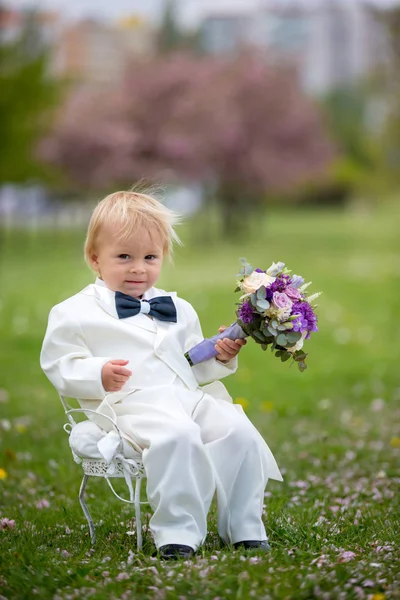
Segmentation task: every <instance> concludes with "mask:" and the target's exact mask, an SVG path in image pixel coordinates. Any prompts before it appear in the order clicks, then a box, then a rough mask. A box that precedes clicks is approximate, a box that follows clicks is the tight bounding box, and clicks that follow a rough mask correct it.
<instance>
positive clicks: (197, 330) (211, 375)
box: [185, 303, 238, 385]
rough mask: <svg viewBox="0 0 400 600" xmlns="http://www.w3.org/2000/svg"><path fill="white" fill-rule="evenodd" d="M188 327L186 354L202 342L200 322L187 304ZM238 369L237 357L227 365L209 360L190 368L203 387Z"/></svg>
mask: <svg viewBox="0 0 400 600" xmlns="http://www.w3.org/2000/svg"><path fill="white" fill-rule="evenodd" d="M187 305H188V307H189V311H188V327H187V336H186V343H185V352H188V350H190V349H191V348H193V346H195V345H196V344H198V343H199V342H201V341H203V340H204V335H203V333H202V330H201V325H200V320H199V317H198V316H197V313H196V311H195V310H194V308H193V307H192V306H191V305H190V304H188V303H187ZM237 368H238V359H237V356H235V358H233V359H232V360H230V361H229V362H227V363H222V362H220V361H219V360H217V359H216V358H210V359H208V360H205V361H204V362H202V363H199V364H198V365H194V366H193V367H192V371H193V374H194V376H195V377H196V379H197V381H198V383H199V384H200V385H203V384H205V383H210V382H211V381H215V380H216V379H223V378H224V377H227V376H228V375H232V373H235V371H236V370H237Z"/></svg>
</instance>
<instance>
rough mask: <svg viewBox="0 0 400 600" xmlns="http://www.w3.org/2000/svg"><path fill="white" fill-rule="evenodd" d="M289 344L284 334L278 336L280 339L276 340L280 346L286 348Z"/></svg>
mask: <svg viewBox="0 0 400 600" xmlns="http://www.w3.org/2000/svg"><path fill="white" fill-rule="evenodd" d="M287 342H288V340H287V337H286V335H285V334H284V333H280V334H279V335H278V337H277V338H276V343H277V344H279V346H285V345H286V344H287Z"/></svg>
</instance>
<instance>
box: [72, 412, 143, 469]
mask: <svg viewBox="0 0 400 600" xmlns="http://www.w3.org/2000/svg"><path fill="white" fill-rule="evenodd" d="M120 442H121V440H120V437H119V435H118V433H117V432H116V431H114V430H112V431H109V432H108V433H107V432H105V431H103V430H102V429H100V427H99V426H98V425H96V423H93V422H92V421H82V422H81V423H77V424H76V425H74V427H73V428H72V431H71V434H70V436H69V445H70V447H71V450H72V451H73V452H74V453H75V454H76V455H77V456H79V458H97V459H103V460H105V461H106V462H107V463H110V462H111V460H112V459H113V458H114V456H115V454H116V453H117V450H118V448H119V447H120ZM122 454H123V455H124V456H125V457H126V458H137V457H138V453H137V452H136V451H135V450H134V449H133V448H132V446H131V445H130V444H129V443H128V442H127V441H126V440H122Z"/></svg>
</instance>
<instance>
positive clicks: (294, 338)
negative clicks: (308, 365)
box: [286, 331, 301, 345]
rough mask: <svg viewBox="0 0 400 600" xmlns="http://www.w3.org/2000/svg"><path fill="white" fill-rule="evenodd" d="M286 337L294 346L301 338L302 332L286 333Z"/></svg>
mask: <svg viewBox="0 0 400 600" xmlns="http://www.w3.org/2000/svg"><path fill="white" fill-rule="evenodd" d="M286 336H287V339H288V340H289V342H290V343H291V344H293V345H294V344H296V343H297V342H298V341H299V339H300V338H301V333H300V331H288V332H287V333H286Z"/></svg>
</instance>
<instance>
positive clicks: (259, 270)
mask: <svg viewBox="0 0 400 600" xmlns="http://www.w3.org/2000/svg"><path fill="white" fill-rule="evenodd" d="M254 270H255V271H256V272H257V273H266V271H263V270H262V269H254Z"/></svg>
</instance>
